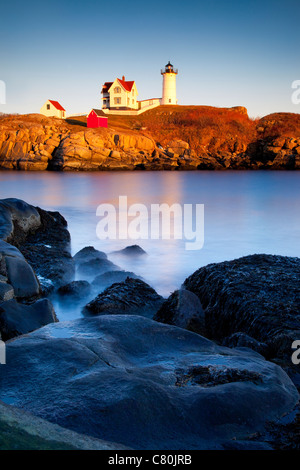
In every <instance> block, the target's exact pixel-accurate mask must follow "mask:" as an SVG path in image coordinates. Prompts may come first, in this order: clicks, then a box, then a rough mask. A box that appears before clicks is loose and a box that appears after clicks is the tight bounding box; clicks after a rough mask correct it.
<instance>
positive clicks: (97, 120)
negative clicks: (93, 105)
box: [87, 109, 107, 127]
mask: <svg viewBox="0 0 300 470" xmlns="http://www.w3.org/2000/svg"><path fill="white" fill-rule="evenodd" d="M87 127H107V117H106V116H103V111H101V109H92V110H91V111H90V113H89V114H88V115H87Z"/></svg>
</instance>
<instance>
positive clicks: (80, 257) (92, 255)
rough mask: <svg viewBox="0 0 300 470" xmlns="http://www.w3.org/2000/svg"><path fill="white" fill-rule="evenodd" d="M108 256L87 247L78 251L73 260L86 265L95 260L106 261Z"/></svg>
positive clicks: (91, 247)
mask: <svg viewBox="0 0 300 470" xmlns="http://www.w3.org/2000/svg"><path fill="white" fill-rule="evenodd" d="M106 258H107V255H106V254H105V253H104V252H103V251H99V250H96V249H95V248H94V247H93V246H86V247H84V248H82V250H80V251H78V252H77V253H76V255H74V256H73V259H74V261H75V263H76V264H80V263H85V262H87V261H91V260H93V259H106Z"/></svg>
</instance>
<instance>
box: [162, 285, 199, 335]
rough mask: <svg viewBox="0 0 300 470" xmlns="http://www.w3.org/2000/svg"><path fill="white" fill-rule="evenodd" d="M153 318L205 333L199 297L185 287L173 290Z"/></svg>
mask: <svg viewBox="0 0 300 470" xmlns="http://www.w3.org/2000/svg"><path fill="white" fill-rule="evenodd" d="M153 320H156V321H159V322H161V323H168V324H169V325H176V326H179V327H180V328H185V329H186V330H190V331H195V333H199V334H201V335H205V317H204V312H203V308H202V305H201V302H200V300H199V297H197V295H196V294H193V292H190V291H188V290H186V289H179V290H176V291H175V292H173V294H171V295H170V297H169V298H168V299H167V300H166V301H165V302H164V303H163V304H162V306H161V307H160V309H159V310H158V312H157V313H156V314H155V315H154V318H153Z"/></svg>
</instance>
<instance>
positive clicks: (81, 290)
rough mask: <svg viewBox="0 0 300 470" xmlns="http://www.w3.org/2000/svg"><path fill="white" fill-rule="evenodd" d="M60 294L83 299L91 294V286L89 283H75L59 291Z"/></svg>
mask: <svg viewBox="0 0 300 470" xmlns="http://www.w3.org/2000/svg"><path fill="white" fill-rule="evenodd" d="M57 292H58V294H59V295H62V296H70V297H73V298H77V299H80V298H83V297H86V296H87V295H89V294H90V292H91V285H90V283H89V282H87V281H73V282H70V283H69V284H66V285H65V286H62V287H60V288H59V289H58V291H57Z"/></svg>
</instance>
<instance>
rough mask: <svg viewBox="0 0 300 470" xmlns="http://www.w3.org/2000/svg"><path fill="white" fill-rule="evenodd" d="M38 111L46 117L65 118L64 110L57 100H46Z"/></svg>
mask: <svg viewBox="0 0 300 470" xmlns="http://www.w3.org/2000/svg"><path fill="white" fill-rule="evenodd" d="M40 113H41V114H44V116H47V117H58V118H60V119H65V117H66V110H65V108H63V107H62V105H61V104H60V103H59V102H58V101H54V100H47V101H46V103H45V104H43V106H42V107H41V109H40Z"/></svg>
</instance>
